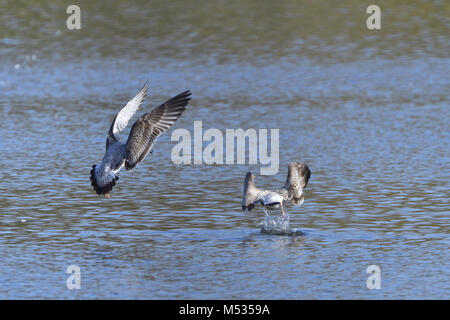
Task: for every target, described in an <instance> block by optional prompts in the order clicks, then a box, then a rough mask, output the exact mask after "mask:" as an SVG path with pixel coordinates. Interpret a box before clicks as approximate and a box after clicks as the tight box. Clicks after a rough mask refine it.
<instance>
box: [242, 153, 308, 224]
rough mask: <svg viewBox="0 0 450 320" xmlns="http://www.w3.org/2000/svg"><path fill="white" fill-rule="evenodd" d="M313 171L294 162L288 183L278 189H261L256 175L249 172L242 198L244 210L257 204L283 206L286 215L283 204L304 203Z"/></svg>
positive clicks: (282, 209) (271, 206) (266, 206)
mask: <svg viewBox="0 0 450 320" xmlns="http://www.w3.org/2000/svg"><path fill="white" fill-rule="evenodd" d="M310 177H311V171H310V170H309V168H308V166H307V165H306V164H303V163H298V162H293V163H290V164H289V166H288V174H287V179H286V184H285V185H284V186H283V187H281V188H280V189H278V190H264V189H259V188H257V187H256V185H255V176H254V175H253V174H252V173H251V172H248V173H247V175H246V176H245V180H244V197H243V199H242V210H244V211H245V210H248V211H251V210H252V209H253V208H254V207H255V205H257V204H260V205H262V206H263V207H264V208H265V209H271V210H273V209H278V208H281V212H282V214H283V217H284V216H285V212H284V208H283V204H284V202H288V201H289V202H290V203H291V204H294V205H298V204H302V203H303V200H304V197H303V189H305V188H306V185H307V184H308V180H309V178H310Z"/></svg>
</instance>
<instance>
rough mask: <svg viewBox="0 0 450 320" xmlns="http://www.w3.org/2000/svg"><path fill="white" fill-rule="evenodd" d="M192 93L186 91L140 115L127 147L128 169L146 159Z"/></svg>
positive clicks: (177, 116) (180, 112)
mask: <svg viewBox="0 0 450 320" xmlns="http://www.w3.org/2000/svg"><path fill="white" fill-rule="evenodd" d="M190 95H191V92H190V91H185V92H183V93H181V94H179V95H177V96H175V97H173V98H171V99H169V100H168V101H166V102H165V103H163V104H162V105H160V106H159V107H157V108H155V109H153V110H152V111H151V112H149V113H146V114H144V115H143V116H141V117H139V119H138V120H137V121H136V122H135V123H134V124H133V127H132V128H131V131H130V135H129V136H128V140H127V143H126V147H125V169H126V170H130V169H133V168H134V167H136V165H137V164H139V163H140V162H142V160H144V158H145V157H146V156H147V154H148V152H149V151H150V150H151V148H152V146H153V144H154V143H155V141H156V139H157V138H158V137H159V136H160V135H161V134H162V133H163V132H165V131H167V130H168V129H169V128H170V127H171V126H172V125H173V124H174V123H175V122H176V121H177V120H178V118H179V117H180V115H181V114H182V113H183V111H184V110H185V109H186V105H187V104H188V103H189V100H190V99H191V98H190Z"/></svg>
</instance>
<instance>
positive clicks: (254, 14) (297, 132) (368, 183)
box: [0, 0, 450, 299]
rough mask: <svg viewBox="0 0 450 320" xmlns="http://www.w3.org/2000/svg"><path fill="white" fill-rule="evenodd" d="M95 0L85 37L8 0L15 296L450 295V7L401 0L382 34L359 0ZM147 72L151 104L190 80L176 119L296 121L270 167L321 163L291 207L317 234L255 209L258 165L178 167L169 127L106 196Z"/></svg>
mask: <svg viewBox="0 0 450 320" xmlns="http://www.w3.org/2000/svg"><path fill="white" fill-rule="evenodd" d="M79 5H80V7H81V9H82V13H83V14H84V16H83V17H84V18H83V19H84V20H83V21H82V29H81V30H79V31H74V30H72V31H69V30H67V29H66V28H65V19H66V18H67V14H66V13H65V8H66V6H67V3H66V2H64V1H43V0H42V1H37V2H35V4H34V5H33V7H30V6H29V5H26V4H24V3H21V2H20V1H18V2H11V1H8V2H6V1H4V0H0V61H1V63H0V112H1V115H2V119H3V121H2V123H1V126H0V135H1V137H2V139H1V140H0V147H1V150H2V162H1V164H2V166H1V167H0V181H1V183H0V211H1V213H2V218H1V219H0V227H1V230H2V231H1V233H0V254H1V259H0V297H2V298H112V299H116V298H149V299H153V298H194V299H202V298H223V299H229V298H230V299H233V298H234V299H236V298H263V299H264V298H265V299H268V298H273V299H287V298H289V299H303V298H308V299H316V298H319V299H320V298H338V299H339V298H364V299H367V298H368V299H370V298H447V299H448V298H450V296H449V292H450V290H449V289H450V287H449V281H447V280H448V279H449V271H448V270H450V268H449V261H450V256H449V251H448V247H449V245H450V242H449V238H448V231H449V230H448V226H449V222H450V219H449V204H450V203H449V198H450V197H449V191H448V190H449V186H448V181H449V178H450V176H449V172H450V170H449V169H450V168H449V156H448V144H449V142H450V131H449V129H448V128H449V125H448V124H449V123H450V114H449V112H448V105H449V95H448V88H449V85H450V79H449V76H448V65H449V58H448V52H449V47H448V44H449V30H448V26H449V24H448V17H447V16H446V15H445V13H446V12H448V9H449V4H448V2H445V1H435V2H433V3H424V2H419V1H385V2H383V5H382V7H381V9H382V29H381V30H380V31H369V30H367V29H366V28H365V17H366V13H365V5H364V4H361V3H360V2H359V1H345V2H340V3H339V4H337V3H334V2H333V4H332V5H330V3H327V2H318V3H314V4H311V3H310V2H306V1H281V2H273V1H257V2H256V1H244V2H242V1H239V2H227V3H226V4H225V3H222V2H220V1H217V2H212V1H204V2H201V3H197V4H195V5H194V4H193V3H188V2H185V1H171V2H170V4H168V3H167V2H165V1H152V2H150V3H149V2H147V1H136V2H133V5H131V4H128V3H127V2H125V1H121V2H114V3H108V4H106V3H105V4H101V3H100V2H96V3H91V2H83V1H80V2H79ZM147 79H148V80H149V83H150V92H149V96H148V97H147V99H146V101H145V102H144V104H143V106H142V107H141V110H142V111H143V112H144V110H145V111H146V110H149V109H150V107H151V106H155V105H156V104H157V103H158V102H160V101H162V100H164V99H167V98H168V97H170V96H173V95H174V94H177V93H178V92H181V91H183V90H187V89H191V90H192V92H193V99H192V101H191V103H190V104H189V106H188V108H187V110H186V112H185V113H184V114H183V116H182V118H181V119H180V121H179V122H177V124H176V126H175V128H186V129H188V130H192V128H193V122H194V121H195V120H202V121H203V126H204V127H205V128H217V129H219V130H221V131H224V130H225V129H226V128H257V129H258V128H279V129H280V171H279V173H278V174H277V175H274V176H267V177H265V178H264V179H263V180H264V184H267V186H273V185H277V184H279V185H281V184H282V183H283V182H284V179H285V174H286V170H287V164H288V163H290V162H292V161H304V162H306V163H307V164H308V166H309V167H310V168H311V170H312V172H313V174H312V176H311V179H310V181H309V183H308V187H307V188H306V189H305V203H304V204H303V205H302V206H300V207H292V208H289V214H290V220H289V227H290V228H295V229H296V230H301V231H302V232H304V233H305V235H304V236H294V237H286V236H277V235H271V234H264V233H261V232H260V228H261V226H260V224H261V222H264V212H263V210H262V209H259V210H256V209H255V210H253V211H252V212H249V213H244V212H242V211H241V207H240V206H241V196H242V188H243V180H244V176H245V173H246V172H247V171H254V172H258V171H259V168H257V167H256V166H252V165H228V166H226V165H223V166H220V165H217V166H205V165H201V166H198V165H191V166H175V165H173V164H172V162H171V160H170V151H171V148H172V147H173V145H174V144H171V142H170V132H169V133H168V134H166V135H164V136H161V137H160V138H159V139H158V141H157V142H156V144H155V149H154V152H153V154H152V155H150V156H149V157H148V158H147V159H146V161H144V162H143V164H142V165H140V166H139V167H138V168H137V169H136V170H135V171H134V172H132V173H128V172H127V173H122V174H121V175H120V177H121V179H120V183H118V185H117V186H116V188H115V189H114V192H113V193H112V194H111V195H112V198H111V199H103V198H101V197H98V196H96V194H95V193H94V191H93V190H92V189H91V186H90V182H89V172H90V168H91V166H92V165H93V164H94V163H98V162H99V161H101V157H102V156H103V152H104V144H105V137H106V133H107V130H108V129H109V125H110V121H111V120H112V118H113V116H114V114H115V113H116V112H117V111H118V110H119V108H120V107H121V106H122V105H123V103H124V102H126V101H127V99H129V98H130V97H131V96H132V95H133V94H134V93H135V92H136V90H137V89H138V88H140V87H141V85H142V83H143V82H144V81H145V80H147ZM126 135H127V132H125V133H124V134H123V137H125V136H126ZM261 181H262V180H261ZM261 187H264V186H263V185H261ZM274 217H275V216H274ZM72 264H76V265H79V266H80V269H81V283H82V288H81V290H68V289H67V288H66V279H67V277H68V274H66V273H65V272H66V269H67V267H68V266H69V265H72ZM372 264H375V265H378V266H380V268H381V277H382V280H381V287H382V289H381V290H368V289H367V287H366V280H367V277H368V276H369V275H368V274H366V269H367V267H368V266H369V265H372Z"/></svg>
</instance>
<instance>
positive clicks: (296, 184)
mask: <svg viewBox="0 0 450 320" xmlns="http://www.w3.org/2000/svg"><path fill="white" fill-rule="evenodd" d="M310 177H311V170H309V168H308V166H307V165H306V164H303V163H299V162H293V163H290V164H289V166H288V175H287V179H286V184H285V186H284V188H285V189H286V190H288V192H289V193H290V194H291V195H292V201H293V202H299V201H300V200H301V197H302V194H303V189H304V188H306V185H307V184H308V181H309V178H310Z"/></svg>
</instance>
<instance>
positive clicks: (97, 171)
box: [91, 83, 191, 198]
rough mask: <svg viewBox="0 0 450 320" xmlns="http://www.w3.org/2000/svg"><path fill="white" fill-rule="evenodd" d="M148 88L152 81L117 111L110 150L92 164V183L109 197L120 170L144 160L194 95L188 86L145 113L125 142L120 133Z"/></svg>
mask: <svg viewBox="0 0 450 320" xmlns="http://www.w3.org/2000/svg"><path fill="white" fill-rule="evenodd" d="M147 91H148V85H147V83H145V85H144V87H143V88H142V89H141V90H140V91H139V92H138V94H136V96H135V97H134V98H133V99H131V100H130V101H129V102H128V103H127V104H126V105H125V107H123V108H122V110H120V111H119V112H118V113H117V114H116V116H115V117H114V120H113V121H112V123H111V127H110V129H109V132H108V135H107V137H106V152H105V156H104V157H103V160H102V163H101V164H99V165H95V164H94V165H93V166H92V170H91V185H92V186H93V187H94V190H95V192H97V194H99V195H104V196H105V197H106V198H109V197H110V195H109V193H110V192H111V190H112V188H113V187H114V186H115V185H116V182H117V180H119V177H118V176H117V173H118V172H119V170H120V169H122V168H123V167H124V166H125V170H132V169H134V168H135V167H136V166H137V165H138V164H139V163H140V162H142V161H143V160H144V159H145V157H146V156H147V154H148V153H149V152H150V153H151V152H152V148H153V144H154V143H155V141H156V139H157V138H158V137H159V136H160V135H161V134H162V133H164V132H165V131H167V130H168V129H169V128H170V127H171V126H172V125H173V124H174V123H175V122H176V121H177V120H178V118H179V117H180V116H181V114H182V113H183V111H184V110H185V108H186V106H187V104H188V103H189V100H190V99H191V98H190V95H191V92H190V91H189V90H188V91H185V92H183V93H180V94H179V95H177V96H175V97H173V98H171V99H169V100H167V101H166V102H165V103H163V104H162V105H160V106H159V107H156V108H154V109H153V110H152V111H151V112H147V113H145V114H143V115H142V116H140V117H139V118H138V119H137V120H136V122H135V123H134V124H133V126H132V127H131V130H130V134H129V135H128V139H127V141H126V142H125V143H124V142H122V141H121V140H120V139H119V133H120V132H121V131H122V130H123V129H125V127H126V126H127V125H128V122H129V121H130V120H131V118H132V117H133V115H134V114H135V113H136V111H138V110H139V106H140V105H141V103H142V101H144V99H145V97H146V96H147Z"/></svg>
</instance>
